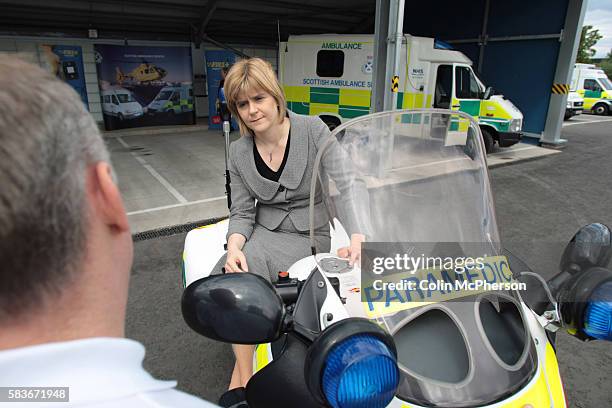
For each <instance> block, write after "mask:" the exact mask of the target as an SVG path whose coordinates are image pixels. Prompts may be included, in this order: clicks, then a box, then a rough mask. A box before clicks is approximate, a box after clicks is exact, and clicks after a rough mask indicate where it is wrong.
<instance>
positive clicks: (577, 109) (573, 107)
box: [564, 91, 584, 120]
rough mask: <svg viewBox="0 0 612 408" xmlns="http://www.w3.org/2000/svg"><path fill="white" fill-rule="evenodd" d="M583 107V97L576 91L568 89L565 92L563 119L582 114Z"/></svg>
mask: <svg viewBox="0 0 612 408" xmlns="http://www.w3.org/2000/svg"><path fill="white" fill-rule="evenodd" d="M583 109H584V99H583V98H582V96H580V94H579V93H578V92H574V91H570V93H569V94H567V103H566V105H565V116H564V119H565V120H568V119H569V118H571V117H573V116H576V115H580V114H582V111H583Z"/></svg>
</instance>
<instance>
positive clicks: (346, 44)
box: [279, 34, 523, 152]
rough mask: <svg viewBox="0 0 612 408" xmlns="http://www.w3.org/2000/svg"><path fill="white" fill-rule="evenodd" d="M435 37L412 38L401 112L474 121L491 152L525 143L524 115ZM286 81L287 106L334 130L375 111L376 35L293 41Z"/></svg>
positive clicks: (283, 73)
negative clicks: (442, 113)
mask: <svg viewBox="0 0 612 408" xmlns="http://www.w3.org/2000/svg"><path fill="white" fill-rule="evenodd" d="M449 48H450V47H449V46H448V45H446V44H444V45H442V43H438V42H435V41H434V39H433V38H424V37H413V36H411V35H407V34H406V35H404V41H403V46H402V51H401V54H400V58H401V61H402V63H401V64H400V66H401V68H400V73H399V77H400V81H399V89H398V96H397V108H398V109H416V108H430V107H434V108H445V109H452V110H459V111H462V112H465V113H468V114H470V115H472V116H473V117H474V118H475V119H476V120H477V121H478V122H479V124H480V127H481V129H482V133H483V138H484V142H485V147H486V150H487V152H488V151H490V150H491V148H492V147H493V144H494V142H497V143H498V144H499V146H501V147H508V146H511V145H513V144H515V143H517V142H518V141H519V140H520V139H521V130H522V123H523V115H522V113H521V112H520V111H519V110H518V109H517V108H516V107H515V106H514V105H513V104H512V103H511V102H510V101H509V100H507V99H505V98H504V97H503V96H502V95H491V94H492V93H493V92H492V90H491V89H490V88H489V89H486V87H485V86H484V85H483V83H482V82H481V81H480V80H479V79H478V77H477V76H476V75H475V73H474V71H473V70H472V68H471V61H470V59H469V58H467V57H466V56H465V55H464V54H462V53H461V52H459V51H455V50H452V49H449ZM279 51H280V52H279V55H280V58H279V78H280V81H281V84H282V85H283V88H284V90H285V94H286V96H287V105H288V107H289V109H290V110H292V111H293V112H296V113H302V114H307V115H318V116H319V117H321V119H322V120H323V121H324V122H325V123H327V124H328V126H330V127H331V128H333V127H335V126H337V125H339V124H340V123H341V122H342V121H344V120H348V119H351V118H355V117H358V116H361V115H365V114H367V113H369V111H370V96H371V93H372V70H373V65H374V61H373V55H374V36H373V35H341V34H324V35H301V36H290V37H289V39H288V41H287V42H283V43H281V44H280V49H279Z"/></svg>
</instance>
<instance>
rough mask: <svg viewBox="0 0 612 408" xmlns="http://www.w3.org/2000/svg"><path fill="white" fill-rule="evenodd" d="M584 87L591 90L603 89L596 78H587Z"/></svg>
mask: <svg viewBox="0 0 612 408" xmlns="http://www.w3.org/2000/svg"><path fill="white" fill-rule="evenodd" d="M584 89H588V90H589V91H595V92H599V91H601V87H600V86H599V84H598V83H597V81H595V80H594V79H585V80H584Z"/></svg>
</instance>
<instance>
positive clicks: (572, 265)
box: [559, 223, 612, 273]
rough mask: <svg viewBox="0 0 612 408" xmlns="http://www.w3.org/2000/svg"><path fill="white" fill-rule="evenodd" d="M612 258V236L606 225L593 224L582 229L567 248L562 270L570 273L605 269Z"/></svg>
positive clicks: (562, 261)
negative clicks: (599, 268)
mask: <svg viewBox="0 0 612 408" xmlns="http://www.w3.org/2000/svg"><path fill="white" fill-rule="evenodd" d="M611 257H612V234H611V232H610V228H608V227H607V226H606V225H604V224H599V223H593V224H588V225H585V226H584V227H582V228H580V229H579V230H578V232H576V234H575V235H574V237H573V238H572V239H571V240H570V242H569V243H568V244H567V246H566V247H565V250H564V251H563V255H562V256H561V262H560V263H559V268H560V270H561V271H562V272H563V271H568V272H570V273H572V272H574V271H576V272H578V271H584V270H587V269H589V268H593V267H602V268H605V267H607V266H608V264H609V263H610V258H611Z"/></svg>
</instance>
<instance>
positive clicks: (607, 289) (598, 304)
mask: <svg viewBox="0 0 612 408" xmlns="http://www.w3.org/2000/svg"><path fill="white" fill-rule="evenodd" d="M583 322H584V323H583V324H584V332H585V333H586V334H588V335H589V336H591V337H593V338H595V339H599V340H608V341H612V281H608V282H605V283H602V284H601V285H599V286H598V287H597V288H596V289H595V290H594V291H593V294H592V295H591V297H590V298H589V301H588V305H587V307H586V310H585V312H584V318H583Z"/></svg>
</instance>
